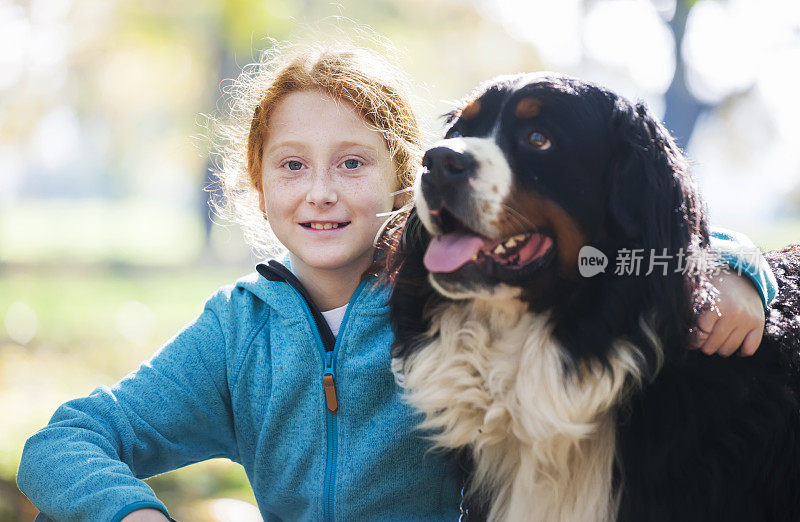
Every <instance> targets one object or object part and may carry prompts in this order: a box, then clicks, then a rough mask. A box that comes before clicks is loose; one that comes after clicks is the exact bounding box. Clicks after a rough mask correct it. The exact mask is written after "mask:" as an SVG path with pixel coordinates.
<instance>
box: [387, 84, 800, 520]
mask: <svg viewBox="0 0 800 522" xmlns="http://www.w3.org/2000/svg"><path fill="white" fill-rule="evenodd" d="M523 96H536V97H537V98H538V99H541V100H542V101H543V104H544V107H545V109H543V111H542V114H541V116H539V117H537V118H535V119H534V120H535V123H536V125H539V126H540V127H541V128H544V129H547V130H548V132H550V133H552V135H553V136H554V141H555V139H556V138H557V139H558V140H559V141H558V145H559V148H557V149H555V148H554V150H553V151H552V153H551V154H550V155H544V154H539V155H536V154H534V153H531V152H530V151H527V150H525V149H524V147H521V146H520V145H519V143H518V140H516V137H517V136H518V135H519V133H520V129H521V128H527V127H521V126H523V125H530V124H531V122H530V121H529V120H526V121H522V122H520V121H516V120H515V119H514V118H513V116H512V115H511V114H510V112H511V109H509V105H513V103H512V102H514V103H515V102H516V100H519V99H521V97H523ZM470 100H480V102H481V110H480V113H479V114H478V116H477V117H475V118H470V119H469V120H468V121H467V120H465V119H464V118H461V117H460V116H459V113H458V112H457V111H456V112H455V113H453V115H452V117H451V118H450V119H449V123H450V128H449V129H448V131H447V134H446V137H450V136H452V135H453V133H454V132H458V133H459V134H461V135H463V136H476V137H480V136H488V135H489V134H490V133H492V132H495V134H494V136H495V138H494V139H495V140H496V142H497V144H498V146H499V147H500V148H501V149H502V150H503V153H504V155H505V157H506V159H507V161H508V164H509V165H510V166H511V169H512V172H513V176H514V190H515V191H532V192H536V193H537V194H541V195H543V196H544V197H546V198H549V199H550V200H552V201H554V202H556V203H557V204H558V205H560V207H561V208H563V209H565V210H566V211H567V212H569V214H570V215H571V216H572V217H573V218H574V220H575V221H576V222H577V223H578V224H579V225H580V228H581V230H582V231H583V232H584V233H585V234H586V238H587V240H588V244H591V245H593V246H595V247H597V248H598V249H600V250H602V251H603V252H605V253H606V255H608V257H609V260H612V265H611V267H610V268H611V270H607V271H606V273H605V274H600V275H598V276H596V277H593V278H589V279H587V278H581V277H576V276H575V274H572V273H569V272H568V271H566V272H565V271H564V270H563V268H559V267H558V266H557V265H556V264H552V265H550V266H548V267H545V268H544V269H542V270H541V271H540V273H537V274H536V276H535V277H531V278H530V279H529V280H526V281H521V282H520V281H510V282H508V284H511V285H515V286H519V287H521V288H522V291H523V292H522V299H524V300H525V301H526V302H527V303H528V305H529V308H530V310H531V311H544V310H546V311H549V312H550V314H551V318H552V321H553V324H554V327H555V335H556V336H557V338H558V339H559V341H560V342H561V343H562V345H563V347H564V349H565V350H567V352H568V353H569V355H570V356H571V359H572V360H573V361H578V360H583V359H596V360H599V361H601V362H603V361H604V358H605V357H606V354H607V350H608V349H609V347H610V345H611V343H612V341H613V340H614V339H617V338H620V337H624V338H628V339H630V340H631V341H632V342H633V343H634V344H635V345H637V346H639V347H641V348H642V350H643V352H644V355H645V358H644V361H643V362H642V366H643V367H642V370H643V373H644V374H645V375H646V376H647V377H648V378H649V382H648V383H647V384H646V385H645V386H644V387H643V388H642V389H639V388H636V389H632V394H631V396H630V400H629V402H628V403H626V404H624V405H623V406H621V407H620V409H619V412H618V427H617V431H618V446H617V456H618V466H617V469H616V479H617V480H620V481H621V482H622V491H623V496H622V503H621V506H620V511H619V519H620V520H626V521H646V520H652V521H662V520H663V521H673V520H675V521H677V520H681V521H684V520H698V521H699V520H725V521H728V520H742V521H745V520H747V521H751V520H800V403H799V402H800V379H799V378H800V375H798V372H800V317H799V316H798V313H799V312H800V291H798V275H799V274H800V244H798V245H795V246H794V247H790V248H787V249H785V250H783V251H780V252H773V253H770V254H768V256H767V257H768V260H769V262H770V265H771V267H772V268H773V271H774V273H775V275H776V277H777V278H778V282H779V287H780V291H779V295H778V297H777V299H776V300H775V301H774V302H773V303H772V305H771V306H770V308H769V310H768V311H767V327H766V330H765V335H764V339H763V342H762V344H761V346H760V348H759V349H758V351H757V353H756V354H755V355H754V356H753V357H749V358H740V357H731V358H727V359H725V358H722V357H719V356H711V357H709V356H706V355H704V354H702V353H699V352H697V351H689V350H687V349H686V338H687V334H688V332H689V329H690V327H691V325H692V324H693V322H694V320H695V317H696V314H697V313H698V312H699V311H701V310H702V309H704V307H706V306H708V303H709V301H710V297H712V296H713V293H712V292H710V287H709V282H708V276H707V274H705V273H702V272H701V273H683V272H681V271H680V270H679V266H678V263H680V259H678V258H676V254H677V253H678V252H687V251H688V249H689V248H690V247H693V248H697V249H702V248H705V247H707V245H708V228H707V223H706V217H705V215H704V212H703V206H702V201H701V199H700V197H699V195H698V193H697V189H696V186H695V183H694V181H693V179H692V176H691V175H690V173H689V170H688V167H687V162H686V159H685V158H684V156H683V154H682V153H681V151H680V150H679V149H678V148H677V146H676V145H675V143H674V141H673V140H672V138H671V136H670V135H669V133H668V132H667V131H666V130H665V129H664V127H663V126H662V125H661V124H660V123H659V122H658V121H657V120H656V119H654V118H653V117H652V116H651V115H650V114H649V112H648V111H647V109H646V108H645V107H644V106H643V105H641V104H636V105H634V104H631V103H629V102H627V101H626V100H624V99H623V98H621V97H619V96H617V95H616V94H614V93H613V92H611V91H608V90H606V89H604V88H602V87H599V86H596V85H594V84H591V83H588V82H582V81H580V80H576V79H573V78H567V77H561V76H548V77H541V76H538V77H533V78H532V77H530V76H516V77H506V78H503V79H502V80H499V81H497V82H494V83H491V82H490V83H489V84H486V85H484V86H483V87H481V88H479V89H478V90H477V91H476V93H475V94H473V95H472V96H471V97H470ZM494 129H497V130H496V131H494ZM465 181H466V178H465ZM448 197H450V195H448ZM445 204H446V203H445ZM514 210H515V211H519V212H523V211H524V209H514ZM429 241H430V237H429V234H428V232H427V231H426V230H425V229H424V227H422V226H421V224H420V222H419V218H418V217H417V216H416V215H415V214H414V213H413V212H412V214H411V216H410V217H409V219H408V222H407V225H406V228H405V230H404V231H403V233H402V240H401V241H399V242H398V245H397V248H396V250H395V252H394V253H393V255H392V257H391V259H392V263H393V265H394V270H393V271H392V272H391V273H393V274H395V279H394V284H395V285H396V288H395V291H394V294H393V297H392V321H393V324H394V327H395V331H396V341H395V344H394V345H393V346H392V356H393V357H395V358H399V359H403V358H404V357H407V356H408V355H409V354H410V353H413V352H414V351H416V350H419V349H421V348H422V347H424V346H425V344H427V342H429V339H426V338H425V332H426V330H427V329H428V327H429V321H430V318H429V316H428V315H427V314H426V311H427V310H429V309H430V308H431V307H432V305H433V304H437V303H440V302H442V301H446V300H447V298H445V297H443V296H441V295H439V294H438V293H436V292H434V291H433V289H432V288H431V286H430V284H429V282H428V279H427V277H428V273H427V270H426V269H425V267H424V266H423V263H422V258H423V255H424V252H425V249H426V247H427V245H428V243H429ZM620 248H628V249H631V248H641V249H644V258H643V260H642V266H643V267H647V266H648V262H649V253H650V252H651V250H654V251H655V253H656V254H660V253H661V252H662V249H666V250H667V254H668V255H670V259H669V265H668V269H669V275H667V276H664V275H662V274H661V272H660V271H659V270H658V269H656V271H654V273H652V274H651V275H650V276H647V277H645V276H642V275H638V276H636V275H632V276H624V275H616V274H615V273H614V270H613V268H614V266H613V259H614V258H615V254H616V252H617V251H618V250H619V249H620ZM390 266H391V263H390ZM462 273H463V274H468V275H469V274H471V272H468V271H464V272H462ZM641 316H645V317H649V318H651V319H652V320H653V328H654V331H655V332H656V334H657V336H658V338H659V339H660V340H661V341H662V343H663V350H664V364H663V366H662V367H661V368H660V369H658V368H657V366H656V360H657V357H656V352H655V349H654V347H653V346H651V343H650V341H649V340H648V337H647V336H646V335H645V332H644V331H643V330H642V327H641V326H640V322H639V319H640V317H641ZM532 400H535V398H533V399H532ZM485 508H486V506H485V505H484V506H481V505H476V504H473V509H472V510H471V512H472V513H473V515H474V514H477V516H471V517H470V519H480V518H481V516H482V515H481V513H485Z"/></svg>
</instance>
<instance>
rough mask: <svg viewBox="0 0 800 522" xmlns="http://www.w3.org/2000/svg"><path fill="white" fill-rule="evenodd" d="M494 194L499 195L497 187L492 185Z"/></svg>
mask: <svg viewBox="0 0 800 522" xmlns="http://www.w3.org/2000/svg"><path fill="white" fill-rule="evenodd" d="M492 192H494V193H495V194H497V185H492Z"/></svg>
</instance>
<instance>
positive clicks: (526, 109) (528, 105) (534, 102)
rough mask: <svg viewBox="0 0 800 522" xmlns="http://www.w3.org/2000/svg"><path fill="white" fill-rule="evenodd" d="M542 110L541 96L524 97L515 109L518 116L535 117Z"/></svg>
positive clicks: (524, 117)
mask: <svg viewBox="0 0 800 522" xmlns="http://www.w3.org/2000/svg"><path fill="white" fill-rule="evenodd" d="M541 111H542V101H541V100H540V99H539V98H523V99H521V100H520V101H519V103H518V104H517V108H516V109H514V116H516V117H517V118H522V119H528V118H535V117H536V116H538V115H539V113H540V112H541Z"/></svg>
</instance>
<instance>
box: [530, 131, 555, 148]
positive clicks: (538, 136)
mask: <svg viewBox="0 0 800 522" xmlns="http://www.w3.org/2000/svg"><path fill="white" fill-rule="evenodd" d="M528 143H530V144H531V145H533V146H534V147H536V148H537V149H539V150H547V149H549V148H550V145H552V144H551V143H550V140H549V139H548V138H547V136H545V135H544V134H542V133H541V132H537V131H533V132H531V133H530V134H529V135H528Z"/></svg>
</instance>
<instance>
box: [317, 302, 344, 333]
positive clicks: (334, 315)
mask: <svg viewBox="0 0 800 522" xmlns="http://www.w3.org/2000/svg"><path fill="white" fill-rule="evenodd" d="M349 304H350V303H347V304H345V305H343V306H340V307H339V308H334V309H333V310H328V311H327V312H322V317H324V318H325V320H326V321H327V322H328V326H330V328H331V332H333V336H334V337H336V336H337V335H339V327H340V326H342V319H344V313H345V312H346V311H347V305H349Z"/></svg>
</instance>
